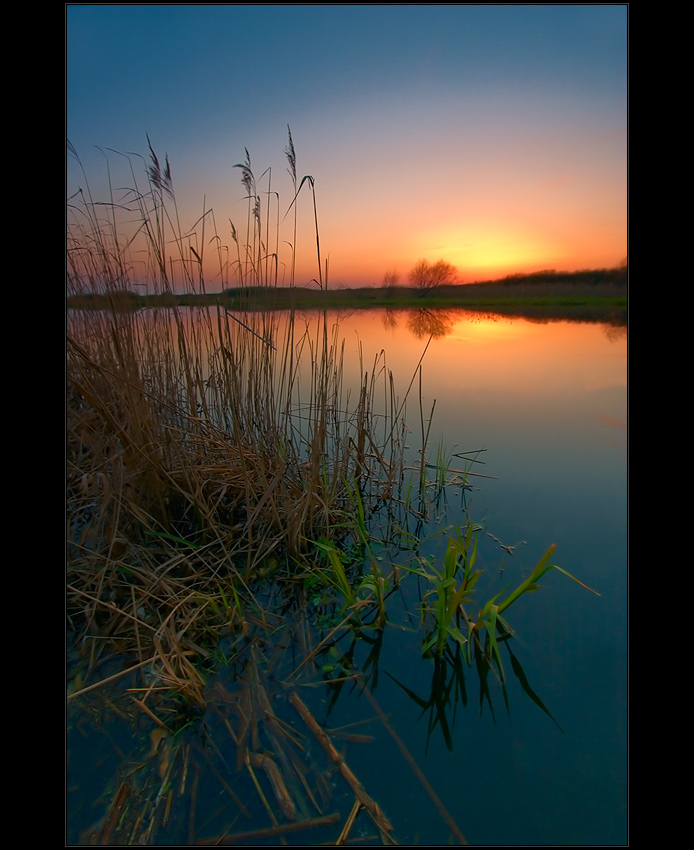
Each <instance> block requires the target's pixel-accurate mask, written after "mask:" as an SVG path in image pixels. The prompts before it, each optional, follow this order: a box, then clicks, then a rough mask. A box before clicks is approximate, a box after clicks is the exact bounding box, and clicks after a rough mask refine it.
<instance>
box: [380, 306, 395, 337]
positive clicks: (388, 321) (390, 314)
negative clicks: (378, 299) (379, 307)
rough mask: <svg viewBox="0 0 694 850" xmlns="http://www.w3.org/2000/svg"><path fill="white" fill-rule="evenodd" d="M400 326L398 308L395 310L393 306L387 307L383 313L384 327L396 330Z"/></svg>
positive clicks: (388, 329)
mask: <svg viewBox="0 0 694 850" xmlns="http://www.w3.org/2000/svg"><path fill="white" fill-rule="evenodd" d="M397 326H398V312H397V310H393V308H392V307H386V309H385V312H384V313H383V327H384V328H385V329H386V330H387V331H392V330H395V328H397Z"/></svg>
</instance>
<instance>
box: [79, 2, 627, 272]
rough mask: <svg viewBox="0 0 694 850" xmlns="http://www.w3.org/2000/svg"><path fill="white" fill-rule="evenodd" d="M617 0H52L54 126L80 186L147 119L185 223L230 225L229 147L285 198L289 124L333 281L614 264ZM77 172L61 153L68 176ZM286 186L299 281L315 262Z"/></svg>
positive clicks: (237, 214) (619, 136)
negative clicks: (205, 215) (390, 1)
mask: <svg viewBox="0 0 694 850" xmlns="http://www.w3.org/2000/svg"><path fill="white" fill-rule="evenodd" d="M627 12H628V9H627V5H626V4H621V5H568V6H567V5H556V6H553V5H550V6H547V5H534V6H518V5H480V6H470V5H427V6H424V5H388V6H386V5H317V6H314V5H272V6H271V5H221V6H209V5H208V6H205V5H203V6H192V5H158V6H157V5H122V6H117V5H82V6H80V5H70V4H68V6H67V10H66V37H67V38H66V71H67V73H66V132H67V137H68V139H69V140H70V142H72V144H73V145H74V146H75V147H76V148H77V150H78V152H79V155H80V158H81V159H82V162H83V164H84V165H85V168H86V170H87V172H88V176H89V180H90V183H91V185H92V190H93V191H95V194H97V195H98V194H99V188H100V187H101V186H104V185H105V183H104V174H105V169H104V163H105V160H104V157H103V155H102V154H101V153H100V152H99V150H98V149H97V148H102V149H106V148H110V149H114V150H117V151H121V152H137V153H140V154H143V155H144V154H146V152H147V140H146V134H148V135H149V137H150V139H151V141H152V144H153V146H154V148H155V150H156V151H157V153H158V154H159V155H160V156H161V157H162V158H163V155H164V153H168V156H169V159H170V162H171V168H172V174H173V180H174V188H175V191H176V196H177V200H178V204H179V211H180V214H181V220H182V227H183V228H187V227H189V226H192V224H193V223H194V222H195V221H196V220H197V219H198V218H199V216H200V214H201V212H202V209H203V198H204V202H205V205H206V208H209V207H212V208H213V209H214V215H215V220H216V222H217V227H218V229H219V231H220V236H221V237H222V239H223V240H227V242H228V243H230V242H231V238H230V228H229V224H228V221H229V218H231V219H232V220H234V223H235V224H236V226H237V228H238V229H239V230H241V225H244V226H245V219H246V212H245V209H246V208H245V204H244V202H243V201H242V200H241V199H242V198H243V195H244V190H243V187H242V186H241V183H240V176H241V174H240V171H239V170H238V169H234V168H233V166H234V164H236V163H238V162H241V161H243V159H244V157H245V149H246V148H247V149H248V151H249V153H250V156H251V161H252V165H253V169H254V171H255V173H256V177H259V176H260V174H261V173H262V172H263V171H264V170H265V169H266V168H267V167H268V166H271V167H272V180H273V186H272V188H273V190H277V191H278V192H279V193H280V195H281V206H282V215H283V214H284V211H285V210H286V208H287V207H288V205H289V203H290V201H291V198H292V190H291V183H290V179H289V176H288V174H287V170H286V165H287V163H286V160H285V158H284V148H285V145H286V143H287V125H288V124H289V125H290V127H291V131H292V136H293V140H294V145H295V148H296V152H297V161H298V164H297V170H298V173H299V177H302V176H303V175H304V174H311V175H313V177H314V178H315V185H316V193H317V205H318V218H319V226H320V238H321V250H322V253H323V256H324V257H325V256H327V255H329V263H330V272H329V274H330V285H331V286H339V285H346V286H352V285H363V284H372V283H376V284H380V282H381V281H382V279H383V275H384V273H385V272H386V271H395V272H396V273H398V274H399V275H400V279H401V281H403V282H404V281H405V280H406V277H407V273H408V271H409V269H410V268H411V267H412V265H414V263H415V262H416V261H417V260H418V259H420V258H424V259H427V260H430V261H432V262H433V261H436V260H438V259H444V260H446V261H447V262H449V263H451V264H453V265H454V266H456V267H457V270H458V275H457V279H458V280H459V281H460V282H471V281H475V280H483V279H489V278H495V277H499V276H503V275H505V274H509V273H515V272H524V271H532V270H537V269H546V268H555V269H560V270H573V269H581V268H603V267H608V266H614V265H617V264H618V263H619V262H620V261H621V260H622V259H623V258H624V257H625V256H626V254H627V18H628V14H627ZM109 162H110V163H111V164H112V166H113V167H114V168H115V169H116V170H117V169H118V168H120V167H122V165H123V160H122V158H119V157H117V156H115V155H113V154H109ZM82 183H83V178H82V177H80V176H78V175H77V173H76V170H75V168H74V164H73V163H72V162H71V161H68V168H67V191H68V194H70V193H71V192H72V191H74V189H75V188H76V186H77V185H78V184H79V185H82ZM300 201H301V204H300V216H301V220H302V222H303V224H302V232H301V234H300V240H297V241H298V242H299V247H300V251H299V266H298V270H297V283H304V282H306V281H308V280H309V279H310V278H312V277H315V276H316V274H317V268H316V264H315V251H313V242H312V237H311V236H310V234H309V233H308V232H307V231H306V232H304V231H305V229H306V228H308V226H309V224H310V222H311V219H312V216H313V212H312V209H311V207H310V204H309V198H308V195H307V196H306V198H302V199H300ZM273 215H274V213H273ZM289 222H290V219H289V218H288V219H287V220H286V221H285V223H284V225H283V229H282V236H281V237H280V238H281V240H285V239H291V238H292V235H291V232H290V228H289ZM283 260H284V261H287V260H288V257H287V256H286V255H284V256H283Z"/></svg>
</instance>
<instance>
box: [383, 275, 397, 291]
mask: <svg viewBox="0 0 694 850" xmlns="http://www.w3.org/2000/svg"><path fill="white" fill-rule="evenodd" d="M398 280H400V275H398V273H397V272H386V273H385V274H384V275H383V286H384V287H385V288H386V289H392V288H393V287H394V286H397V285H398Z"/></svg>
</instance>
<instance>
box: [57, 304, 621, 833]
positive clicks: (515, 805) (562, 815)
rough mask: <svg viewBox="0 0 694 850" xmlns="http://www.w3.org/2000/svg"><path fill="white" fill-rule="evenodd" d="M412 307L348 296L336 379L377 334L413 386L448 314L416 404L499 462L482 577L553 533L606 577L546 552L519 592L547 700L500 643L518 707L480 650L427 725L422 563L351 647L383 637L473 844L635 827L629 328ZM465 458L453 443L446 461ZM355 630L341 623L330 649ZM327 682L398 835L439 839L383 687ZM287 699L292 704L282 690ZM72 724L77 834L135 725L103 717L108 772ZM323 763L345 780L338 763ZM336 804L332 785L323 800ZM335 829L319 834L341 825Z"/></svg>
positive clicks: (432, 771)
mask: <svg viewBox="0 0 694 850" xmlns="http://www.w3.org/2000/svg"><path fill="white" fill-rule="evenodd" d="M416 318H417V321H413V318H412V315H411V314H406V313H402V314H393V313H386V312H385V311H379V310H370V311H368V312H361V311H360V312H357V313H354V314H352V315H343V316H341V317H340V327H341V333H342V335H343V336H344V338H345V340H346V349H345V361H346V364H345V378H344V381H345V385H346V386H349V385H351V386H354V387H357V386H358V385H359V370H358V365H357V364H358V358H357V355H358V351H359V346H361V350H362V355H363V359H364V363H365V364H369V363H370V362H372V359H373V358H375V357H376V356H377V355H378V354H379V352H380V351H381V350H382V349H383V350H385V352H386V357H387V365H388V368H389V369H391V370H392V371H393V372H394V374H395V375H396V377H397V379H398V386H399V387H401V392H402V393H404V391H405V390H406V388H407V385H408V383H409V380H410V378H411V377H412V375H413V374H414V371H415V369H416V366H417V363H418V362H419V359H420V357H421V354H422V352H423V350H424V348H425V346H426V344H427V339H428V334H429V333H430V332H431V331H432V330H436V329H437V327H438V328H439V329H440V328H441V325H443V330H444V331H445V333H444V334H443V335H441V336H437V337H434V338H432V339H431V341H430V342H429V345H428V349H427V352H426V355H425V358H424V361H423V383H422V398H423V407H424V410H425V411H429V410H431V407H432V405H433V404H434V400H435V402H436V404H435V411H434V424H433V426H432V428H431V432H430V442H429V446H428V453H429V456H430V458H431V456H432V455H433V459H435V455H436V447H437V445H438V441H439V438H441V440H442V444H443V445H444V446H445V447H446V448H447V451H448V452H449V454H451V455H455V454H456V453H461V452H471V451H473V450H482V449H484V450H485V451H484V452H483V453H482V454H480V455H479V456H478V457H479V459H480V460H482V461H484V465H481V464H476V465H475V466H474V467H473V468H474V469H475V470H476V471H478V472H481V473H483V474H484V476H488V477H479V478H475V479H472V481H473V484H474V489H473V490H472V491H471V492H468V493H467V494H466V499H467V503H468V508H469V511H470V514H471V516H472V517H473V518H474V519H475V520H477V521H479V522H480V523H481V524H483V526H484V528H485V532H487V533H486V535H485V537H484V538H483V542H482V544H481V547H480V553H479V558H480V563H481V564H482V565H483V566H485V567H486V568H487V570H488V571H489V581H490V582H491V581H492V580H493V581H494V582H496V583H497V589H498V590H500V589H501V588H503V587H504V586H505V585H506V584H511V583H512V584H513V585H514V586H515V585H516V584H518V583H519V581H521V580H522V579H524V578H525V577H527V575H528V574H529V572H530V570H531V569H532V568H533V566H534V565H535V564H536V563H537V561H538V560H539V558H540V557H541V556H542V554H543V553H544V552H545V551H546V549H547V547H548V545H549V544H550V543H555V544H556V545H557V550H556V553H555V556H554V558H553V561H554V562H555V563H557V564H559V565H561V566H562V567H563V568H565V569H566V570H568V571H569V572H570V573H571V574H572V575H574V576H576V577H577V578H579V579H580V580H581V581H582V582H584V583H585V584H587V585H589V586H590V587H592V588H594V589H595V590H596V591H598V592H599V593H600V596H599V597H598V596H595V595H594V594H592V593H590V592H588V591H586V590H584V589H583V588H581V587H580V586H579V585H577V584H575V583H574V582H572V581H571V580H570V579H569V578H567V577H566V576H564V575H561V574H560V573H558V572H556V571H553V572H551V573H550V574H548V575H547V576H545V578H544V579H543V581H542V588H541V590H540V591H539V592H537V593H534V594H526V596H524V597H523V598H521V599H520V600H519V601H518V602H517V603H516V604H514V605H513V606H512V607H511V608H510V609H509V611H508V619H509V621H510V623H511V625H512V626H513V628H514V630H515V632H516V637H515V639H514V640H513V642H512V648H513V653H514V655H515V656H516V657H517V659H518V661H519V663H520V664H521V665H522V668H523V671H524V674H525V676H526V677H527V681H528V684H529V686H530V688H532V691H533V692H534V693H535V694H537V696H538V697H539V699H540V700H541V701H542V702H543V704H544V705H545V706H546V708H547V710H548V712H549V713H551V717H550V716H548V714H546V713H544V712H543V711H542V710H541V709H540V708H539V707H538V706H537V705H536V704H535V702H533V701H532V699H530V698H529V696H528V694H527V693H525V692H524V690H523V688H522V687H521V684H520V682H519V679H518V678H517V677H516V676H514V675H513V674H512V672H511V669H510V661H509V656H508V655H505V656H504V665H505V667H506V668H507V701H508V710H507V708H506V706H505V701H504V697H503V694H502V691H501V688H500V687H499V685H498V683H494V682H492V683H491V684H490V697H491V705H490V703H489V701H483V703H482V704H480V686H479V680H478V679H477V677H476V675H475V672H474V669H473V670H467V671H466V677H465V683H466V697H467V705H466V706H463V705H462V702H459V703H458V705H457V706H456V705H455V704H454V701H452V702H451V704H450V705H449V706H448V709H447V711H446V712H445V718H446V722H447V723H448V732H447V735H446V734H444V733H443V731H442V728H441V724H440V723H439V724H438V725H436V726H434V728H433V729H432V730H431V731H430V732H428V725H429V721H430V719H431V718H432V717H436V708H435V706H434V707H433V708H429V709H424V710H423V708H422V706H423V705H425V704H426V703H427V702H429V701H430V698H431V697H432V695H433V696H434V697H435V696H436V691H432V677H433V675H434V664H433V662H432V661H427V660H422V659H420V658H419V647H420V642H421V634H418V633H416V632H415V631H413V625H414V622H413V620H414V615H416V609H417V605H418V603H419V591H418V587H417V582H416V580H414V578H413V577H409V578H408V579H407V580H406V581H405V582H404V583H403V585H402V590H401V592H400V593H399V594H397V595H395V596H393V597H391V601H390V608H389V613H390V617H391V622H390V625H389V626H388V627H387V628H386V629H385V631H384V633H383V637H382V643H381V644H380V646H379V647H378V649H379V652H378V654H376V652H375V649H374V647H373V646H372V645H370V644H367V643H365V642H358V643H357V644H355V645H354V647H353V651H354V663H355V665H356V666H357V667H360V666H362V665H363V664H364V663H365V661H366V660H367V657H368V656H369V653H372V655H371V659H372V663H371V666H370V667H369V668H368V669H369V678H368V681H369V685H370V692H371V693H372V694H373V697H374V698H375V699H376V700H377V703H378V705H379V706H380V707H381V709H382V710H383V711H384V712H385V713H386V714H387V716H388V722H389V723H390V725H391V729H392V730H393V731H394V732H395V733H396V734H397V736H398V738H399V740H400V741H401V742H402V744H403V745H404V747H405V748H406V749H407V751H408V752H409V755H410V759H411V760H412V761H414V762H415V763H416V764H417V765H418V767H419V769H420V770H421V771H422V772H423V773H424V774H425V775H426V778H427V780H428V781H429V783H431V786H432V788H433V790H434V792H435V794H436V795H437V796H438V798H439V799H440V804H441V805H442V806H443V807H445V809H446V810H447V811H448V812H449V813H450V815H451V816H452V817H453V818H454V820H455V821H456V823H457V825H458V827H459V828H460V830H462V832H463V833H464V835H465V837H466V838H467V840H468V841H469V842H470V843H471V844H490V845H505V844H513V845H551V844H575V845H579V844H607V845H611V844H626V843H627V813H626V799H627V797H626V751H627V729H626V717H627V709H626V645H627V644H626V642H627V622H626V616H627V614H626V582H627V543H626V540H627V504H626V498H627V466H626V464H627V446H626V439H627V432H626V411H627V360H626V355H627V351H626V348H627V338H626V330H625V329H620V328H614V327H611V326H608V325H600V324H573V323H569V322H559V321H557V322H554V321H553V322H547V323H537V322H529V321H526V320H524V319H515V318H514V319H509V318H500V317H485V316H480V315H473V314H466V313H462V312H460V311H458V312H456V313H455V314H453V313H448V314H447V315H445V316H443V317H442V316H441V315H440V314H439V315H438V316H437V317H435V318H437V319H438V322H439V324H438V326H436V325H432V324H431V317H427V316H426V315H423V316H419V317H416ZM427 322H429V324H428V326H427ZM417 333H419V334H421V335H420V336H417V335H416V334H417ZM415 391H416V392H418V387H417V388H415V390H413V391H412V392H413V393H414V392H415ZM414 410H415V407H414V406H413V405H412V404H410V405H409V407H408V414H409V415H411V416H412V421H411V422H410V425H411V427H412V430H413V433H412V441H411V442H412V446H413V448H414V447H416V446H418V445H419V439H420V437H419V429H420V423H419V420H418V414H417V416H416V417H415V415H414ZM427 418H428V416H427ZM461 463H462V461H461V460H460V459H456V458H455V457H454V456H453V457H451V465H452V466H455V465H456V464H458V465H460V464H461ZM457 516H462V515H461V514H460V511H459V508H457V507H456V504H455V503H454V502H452V503H451V510H450V512H449V516H448V519H449V520H451V521H455V519H456V518H457ZM436 529H437V527H436V526H435V525H432V526H430V527H429V528H428V529H426V530H427V531H431V532H433V531H435V530H436ZM443 540H444V538H443V537H440V538H438V539H435V540H434V541H433V542H432V543H431V544H430V548H429V549H428V550H427V551H430V552H432V553H435V554H439V555H440V554H441V547H442V545H443ZM502 544H503V546H505V547H513V548H512V549H510V550H509V549H506V548H503V546H502ZM348 649H349V643H348V642H346V641H342V642H341V644H340V648H339V652H340V653H341V652H347V650H348ZM376 659H377V660H376ZM376 664H377V673H378V675H377V678H376V679H375V680H374V671H375V669H376ZM334 693H335V691H334V690H333V691H329V690H328V689H327V688H326V687H325V686H321V688H319V689H308V688H307V689H305V690H304V691H302V694H301V695H302V698H303V699H305V701H306V703H307V705H309V707H310V709H311V711H312V712H313V713H314V715H315V716H316V718H317V719H318V720H319V721H321V722H325V723H326V725H329V726H331V727H339V726H341V725H345V724H349V723H354V722H355V721H357V720H364V721H368V722H367V723H366V725H365V726H364V727H363V729H364V730H365V731H368V733H369V734H373V735H375V736H376V740H375V742H374V743H372V744H368V745H365V744H361V745H357V744H349V745H348V750H347V756H346V757H347V760H348V762H349V765H350V767H351V769H352V770H353V771H354V772H355V774H356V776H357V777H358V778H359V779H360V780H361V781H362V782H363V783H364V785H365V786H366V789H367V791H369V793H371V795H372V796H373V797H374V798H375V799H376V800H377V802H378V804H379V806H380V807H381V808H382V809H383V811H384V812H385V813H386V814H387V816H388V817H389V818H390V820H391V822H392V823H393V825H394V828H395V835H396V837H397V839H398V841H399V842H400V843H403V844H407V843H420V844H437V843H441V844H445V843H448V842H449V839H450V835H451V830H450V828H449V825H448V824H447V823H446V821H445V819H444V818H443V817H442V815H441V808H440V806H437V804H436V802H435V800H434V799H433V798H432V797H431V795H429V794H428V793H427V791H426V790H425V788H424V787H423V785H422V784H421V781H420V779H419V778H418V776H417V775H416V774H415V772H413V770H412V768H411V761H410V760H408V757H407V756H406V755H404V754H403V751H402V749H401V748H400V747H399V746H398V743H397V740H396V738H395V737H393V735H392V734H391V733H390V732H389V731H388V730H386V729H385V728H384V726H383V724H382V723H381V722H380V721H378V719H377V718H376V715H375V708H374V706H373V705H372V703H371V702H369V700H368V698H367V697H366V696H365V695H364V694H363V693H361V692H360V689H359V688H356V687H353V685H352V684H348V685H347V686H345V687H343V688H342V690H341V691H340V693H339V696H338V697H337V698H336V699H335V701H334V704H333V703H331V700H332V696H333V694H334ZM280 699H283V698H282V696H281V695H280ZM417 700H419V702H417ZM71 711H72V709H71ZM279 711H280V710H279V709H278V713H279ZM282 711H283V712H285V711H286V712H287V713H288V714H287V715H285V714H283V716H287V717H289V716H291V717H292V718H293V720H294V721H296V717H295V715H293V714H292V712H291V709H289V707H288V706H286V705H283V707H282ZM432 712H433V714H432ZM81 722H82V724H83V725H84V721H81ZM71 728H72V732H71V734H70V735H69V739H68V744H69V752H70V756H71V759H72V761H71V765H70V771H69V779H68V788H69V792H70V788H74V792H73V793H74V796H73V797H71V796H70V793H69V794H68V818H69V821H70V824H69V829H70V832H69V836H68V837H69V838H70V836H72V838H73V839H76V837H77V835H78V833H79V831H80V830H83V829H85V828H86V826H88V825H89V818H90V817H91V819H92V820H94V819H96V818H97V816H98V814H99V809H98V807H97V808H96V809H94V810H89V808H88V805H87V803H86V799H82V797H81V796H80V795H81V794H82V789H83V788H84V785H85V782H86V779H85V778H86V777H87V776H88V775H89V776H90V782H91V783H92V787H96V786H97V785H98V784H99V782H101V783H102V785H104V786H106V785H107V783H106V780H105V779H104V778H103V776H104V775H106V774H108V771H109V770H110V771H111V772H113V769H114V767H115V765H116V762H117V761H118V758H117V757H116V756H114V748H117V749H118V751H120V752H124V753H126V752H127V753H130V752H132V748H133V747H136V746H137V744H136V743H135V742H134V740H133V739H130V738H129V737H128V734H127V733H126V732H125V731H124V730H123V729H121V728H120V727H118V726H117V725H116V726H114V727H112V728H111V731H110V732H109V734H110V735H111V736H112V737H111V740H112V746H111V747H109V746H108V745H104V742H103V741H102V742H101V743H99V744H97V745H96V746H97V747H98V748H101V749H103V750H104V753H103V759H104V765H105V768H103V771H104V772H102V773H101V774H100V773H99V771H98V769H96V768H95V767H94V761H96V758H95V757H90V755H89V754H88V753H86V752H85V751H84V750H82V749H81V748H80V746H79V743H78V741H79V738H78V736H77V735H76V733H75V731H74V730H75V727H74V726H72V727H71ZM355 731H357V732H358V731H360V727H356V729H355ZM447 738H448V740H447ZM114 742H115V743H114ZM147 743H149V742H147ZM91 746H93V739H92V743H90V747H91ZM95 755H96V753H94V756H95ZM318 755H320V754H318ZM333 773H334V771H333ZM234 781H236V780H234ZM331 782H332V783H333V785H335V786H336V787H339V785H340V780H339V777H336V776H333V777H332V778H331ZM203 787H205V788H209V789H210V790H209V796H203V795H202V793H199V794H198V803H197V808H198V818H199V819H202V818H203V816H204V817H209V818H210V826H209V832H205V833H204V834H209V835H214V834H217V833H216V832H215V829H216V830H221V829H222V828H223V827H221V826H217V825H216V824H214V821H213V820H212V809H213V800H214V796H215V794H218V789H217V790H213V789H214V787H215V786H214V782H213V781H212V780H211V779H210V777H209V776H203V777H202V778H201V779H200V788H201V789H202V788H203ZM336 793H338V794H339V793H342V794H343V798H342V799H343V803H342V804H341V806H340V810H341V811H343V812H344V815H346V813H347V811H348V810H349V808H350V806H351V799H353V798H350V795H349V793H345V790H344V789H342V791H337V792H336ZM71 806H73V808H72V809H71ZM206 807H207V808H209V809H210V810H209V811H207V810H206ZM334 808H335V802H334V801H333V803H332V804H331V808H330V811H333V810H334ZM71 812H75V814H74V816H71ZM344 815H343V819H344ZM361 819H364V820H365V817H364V815H363V814H362V815H360V821H361ZM222 821H223V818H222ZM222 821H220V823H221V822H222ZM198 822H200V820H198ZM237 828H241V827H240V825H237ZM246 828H247V827H246ZM336 829H337V828H335V827H333V828H332V831H330V832H329V834H328V835H327V836H326V838H329V836H330V835H332V837H333V840H334V837H335V835H336ZM362 829H363V827H362ZM371 831H372V832H373V828H371ZM311 835H312V834H311ZM316 835H318V833H316ZM159 840H160V841H167V840H168V841H170V842H171V843H186V841H185V833H183V836H182V835H181V834H180V833H179V834H176V833H174V832H172V833H171V834H169V835H168V836H167V835H166V831H165V830H164V831H163V832H161V833H160V837H159ZM296 840H297V841H302V839H300V838H299V839H296ZM306 840H307V841H309V842H312V841H313V840H314V838H313V837H311V838H308V839H306ZM315 840H316V841H319V840H324V838H323V837H320V838H318V837H317V838H316V839H315ZM290 843H291V841H290Z"/></svg>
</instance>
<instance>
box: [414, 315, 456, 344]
mask: <svg viewBox="0 0 694 850" xmlns="http://www.w3.org/2000/svg"><path fill="white" fill-rule="evenodd" d="M454 321H455V318H454V317H453V316H452V315H451V313H450V312H449V311H448V310H427V309H425V308H422V309H419V310H412V311H411V312H410V314H409V316H408V318H407V327H408V328H409V329H410V330H411V331H412V333H413V334H414V335H415V336H416V337H418V338H421V337H425V336H433V337H441V336H446V335H447V334H449V333H450V332H451V331H452V330H453V323H454Z"/></svg>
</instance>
